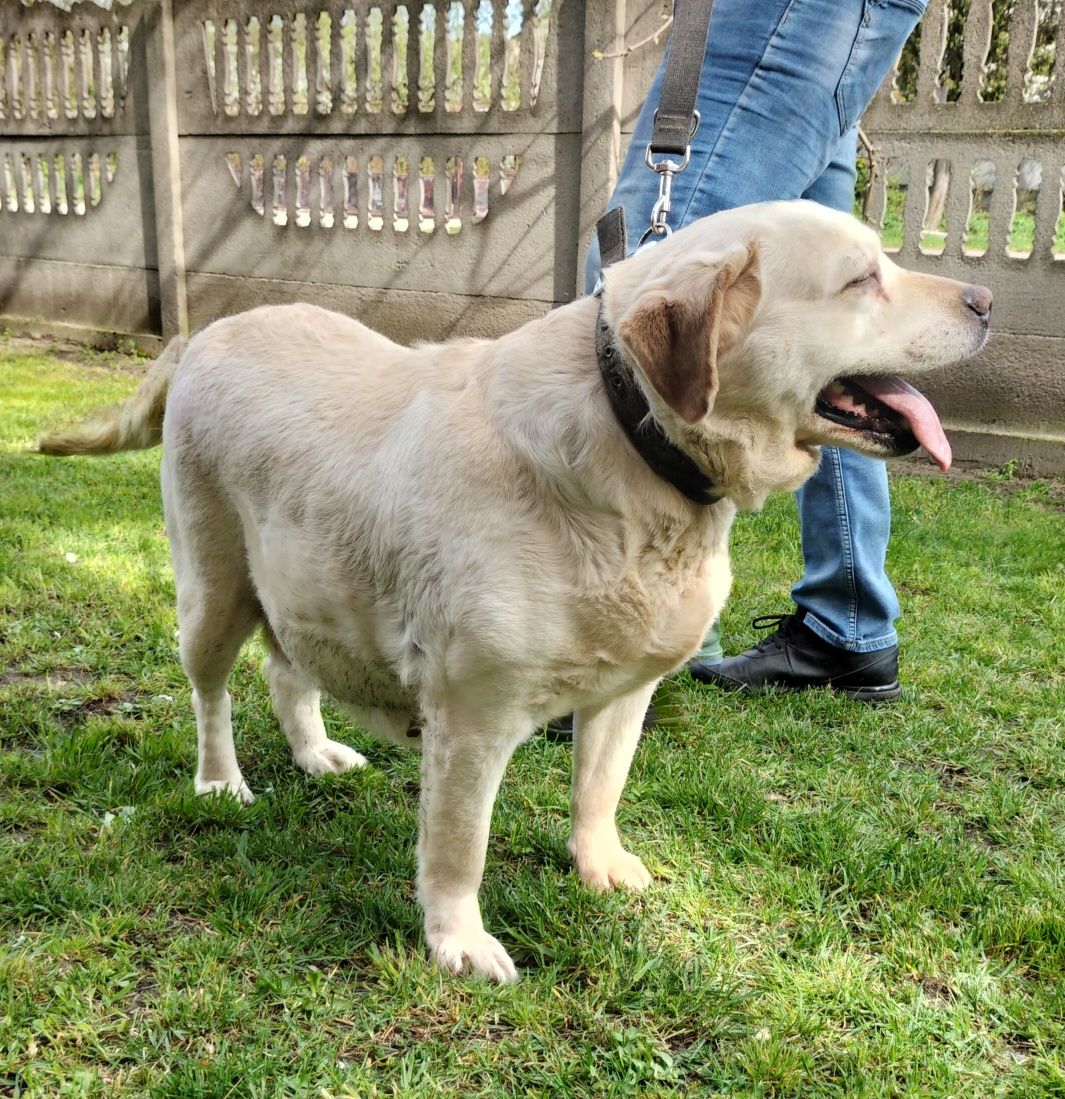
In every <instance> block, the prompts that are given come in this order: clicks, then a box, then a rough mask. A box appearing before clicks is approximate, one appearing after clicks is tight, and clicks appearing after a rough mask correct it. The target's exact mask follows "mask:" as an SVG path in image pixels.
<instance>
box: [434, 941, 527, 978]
mask: <svg viewBox="0 0 1065 1099" xmlns="http://www.w3.org/2000/svg"><path fill="white" fill-rule="evenodd" d="M429 957H430V958H431V960H432V961H433V963H434V964H435V965H437V966H439V967H440V968H441V969H443V970H445V971H446V972H447V973H451V974H454V975H455V976H456V977H459V976H462V974H464V973H468V974H471V975H472V976H475V977H491V979H492V980H493V981H498V982H499V984H510V983H511V982H512V981H516V980H517V979H518V971H517V969H516V968H515V966H514V963H513V962H512V961H511V960H510V955H509V954H508V953H507V952H506V950H504V949H503V944H502V943H500V942H499V940H498V939H495V938H493V937H492V936H491V935H489V934H488V932H487V931H466V932H462V933H460V934H457V935H444V936H442V937H441V938H440V939H439V940H438V941H437V942H436V943H433V944H430V951H429Z"/></svg>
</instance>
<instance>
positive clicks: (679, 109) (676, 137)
mask: <svg viewBox="0 0 1065 1099" xmlns="http://www.w3.org/2000/svg"><path fill="white" fill-rule="evenodd" d="M712 8H713V0H673V30H672V33H671V34H670V36H669V55H668V57H667V58H666V71H665V73H664V74H663V76H662V91H661V94H660V95H659V97H658V109H657V110H656V111H655V114H654V128H653V130H652V132H651V140H650V141H649V142H648V143H647V148H646V150H645V151H644V157H643V162H644V164H645V165H646V166H647V167H648V168H649V169H650V170H651V171H652V172H655V173H656V174H657V175H658V201H657V202H656V203H655V204H654V206H653V207H652V209H651V221H650V224H649V225H648V227H647V228H646V229H645V230H644V232H643V235H642V236H641V237H640V244H641V245H643V244H644V243H645V242H647V241H649V240H650V239H651V238H653V237H659V238H660V237H668V236H669V234H670V233H671V232H672V230H671V229H670V227H669V212H670V209H671V205H672V195H673V177H674V176H676V175H677V174H679V173H680V172H683V171H684V169H685V168H687V167H688V162H689V161H690V160H691V151H692V150H691V142H692V138H693V137H695V135H696V133H697V132H698V130H699V112H698V111H697V110H696V109H695V104H696V101H697V99H698V95H699V76H700V74H701V73H702V68H703V59H704V57H705V56H706V41H707V37H708V35H709V33H710V13H711V9H712ZM677 157H679V158H680V159H679V160H678V159H675V158H677ZM604 223H606V229H605V230H604ZM596 231H597V233H598V235H599V249H600V250H599V261H600V265H601V266H602V267H608V266H609V265H610V264H611V263H616V262H617V261H618V260H621V259H624V258H625V256H626V255H627V250H626V244H627V231H626V228H625V211H624V210H623V209H622V208H621V207H620V206H617V207H615V208H614V209H613V210H608V211H607V212H606V213H605V214H604V215H603V217H602V218H600V219H599V222H598V224H597V226H596ZM604 231H605V236H606V242H605V246H606V251H604Z"/></svg>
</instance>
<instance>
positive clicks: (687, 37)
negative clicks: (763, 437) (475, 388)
mask: <svg viewBox="0 0 1065 1099" xmlns="http://www.w3.org/2000/svg"><path fill="white" fill-rule="evenodd" d="M712 6H713V0H674V3H673V32H672V34H671V35H670V41H669V56H668V58H667V60H666V71H665V74H664V75H663V77H662V92H661V95H660V96H659V100H658V109H657V110H656V111H655V114H654V130H653V132H652V134H651V140H650V142H648V145H647V149H646V150H645V152H644V158H643V159H644V164H645V165H646V166H647V167H648V168H649V169H650V170H651V171H652V172H655V173H656V174H657V175H658V200H657V201H656V202H655V204H654V206H653V207H652V209H651V221H650V224H649V225H648V227H647V228H646V229H645V230H644V231H643V234H642V236H641V237H640V243H639V245H638V246H637V250H639V249H640V248H643V247H645V246H647V245H650V244H654V243H656V242H657V241H658V240H660V239H664V238H665V237H668V236H669V235H670V233H671V232H672V229H671V228H670V226H669V212H670V206H671V200H672V194H673V177H674V176H675V175H677V174H678V173H679V172H683V171H684V169H685V168H687V166H688V162H689V160H691V140H692V138H693V137H695V134H696V132H697V131H698V129H699V112H698V111H697V110H696V109H695V103H696V98H697V96H698V93H699V76H700V73H701V72H702V67H703V58H704V57H705V55H706V39H707V35H708V34H709V31H710V9H711V7H712ZM677 157H679V158H680V159H679V160H678V159H675V158H677ZM596 235H597V237H598V240H599V262H600V268H603V267H608V266H609V265H610V264H612V263H617V262H618V261H619V260H623V259H625V258H626V256H627V255H628V251H629V250H628V230H627V227H626V225H625V210H624V208H623V207H621V206H615V207H614V208H613V209H612V210H608V211H607V212H606V213H605V214H604V215H603V216H602V217H601V218H600V219H599V221H598V222H597V223H596ZM602 291H603V279H602V275H600V277H599V281H598V283H597V284H596V288H595V294H596V296H597V297H598V298H599V314H598V317H597V320H596V331H595V354H596V359H597V360H598V362H599V372H600V374H601V375H602V378H603V384H604V385H605V386H606V392H607V396H608V398H609V399H610V407H611V409H612V410H613V412H614V417H615V419H616V420H617V421H618V423H619V424H620V425H621V428H622V430H623V431H624V432H625V435H626V436H627V437H628V439H629V442H631V443H632V445H633V447H634V448H635V449H636V452H637V454H639V455H640V457H641V458H642V459H643V460H644V461H645V462H646V463H647V465H648V466H649V467H650V468H651V470H652V471H653V472H654V473H655V474H657V475H658V476H659V477H661V478H662V480H664V481H667V482H668V483H669V484H671V485H672V486H673V487H674V488H675V489H676V490H677V491H678V492H680V493H681V494H682V495H683V496H686V497H687V498H688V499H689V500H691V501H692V502H693V503H696V504H701V505H709V504H716V503H717V502H718V500H720V499H721V496H720V495H718V494H717V493H715V492H714V483H713V481H711V480H710V478H709V477H707V476H706V474H705V473H703V471H702V470H701V469H700V468H699V467H698V466H697V465H696V464H695V462H693V461H692V460H691V458H689V457H688V455H687V454H685V453H684V451H682V450H681V449H680V448H679V447H678V446H676V445H674V444H673V443H672V442H670V440H669V438H668V437H667V436H666V433H665V432H664V431H663V430H662V427H661V425H660V424H659V423H658V421H657V420H655V418H654V416H653V415H652V414H651V408H650V406H649V405H648V403H647V398H646V397H645V396H644V393H643V390H642V389H641V388H640V386H639V384H638V383H637V381H636V378H635V376H634V375H633V372H632V370H631V369H629V368H628V367H627V366H626V365H625V363H624V361H623V359H622V356H621V352H620V351H619V350H618V347H617V345H616V344H615V343H614V339H613V335H612V333H611V331H610V326H609V325H608V324H607V322H606V317H605V315H604V313H603V301H602Z"/></svg>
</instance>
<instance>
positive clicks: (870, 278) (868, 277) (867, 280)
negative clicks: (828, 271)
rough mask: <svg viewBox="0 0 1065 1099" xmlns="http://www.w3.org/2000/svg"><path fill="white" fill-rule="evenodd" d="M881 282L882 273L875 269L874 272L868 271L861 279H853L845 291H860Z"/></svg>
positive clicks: (845, 287)
mask: <svg viewBox="0 0 1065 1099" xmlns="http://www.w3.org/2000/svg"><path fill="white" fill-rule="evenodd" d="M879 281H880V272H879V271H878V270H877V269H876V268H875V267H874V268H873V270H872V271H867V272H866V273H865V274H864V275H862V276H861V278H857V279H852V280H851V281H850V282H848V283H847V285H846V286H844V287H843V289H844V290H858V289H861V288H863V287H869V286H873V285H874V284H875V283H878V282H879Z"/></svg>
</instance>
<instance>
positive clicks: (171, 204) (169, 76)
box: [145, 0, 189, 342]
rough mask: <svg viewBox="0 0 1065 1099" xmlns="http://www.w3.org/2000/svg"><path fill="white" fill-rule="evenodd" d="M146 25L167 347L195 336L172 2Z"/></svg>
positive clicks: (163, 1)
mask: <svg viewBox="0 0 1065 1099" xmlns="http://www.w3.org/2000/svg"><path fill="white" fill-rule="evenodd" d="M145 22H146V27H145V29H146V53H147V61H148V72H149V73H150V74H151V80H150V81H149V82H147V83H148V84H149V95H148V117H149V122H150V127H151V135H150V140H151V154H152V179H153V188H154V194H155V237H156V244H157V251H158V257H159V304H160V313H161V316H162V336H163V340H164V342H165V341H167V340H169V339H171V338H172V337H174V336H177V335H187V334H188V330H189V310H188V299H187V295H186V287H185V232H184V224H183V219H182V208H181V159H180V152H179V147H178V121H177V67H176V64H175V54H174V10H173V3H172V0H158V2H157V3H154V4H152V5H151V6H150V7H149V8H148V9H147V10H146V12H145Z"/></svg>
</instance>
